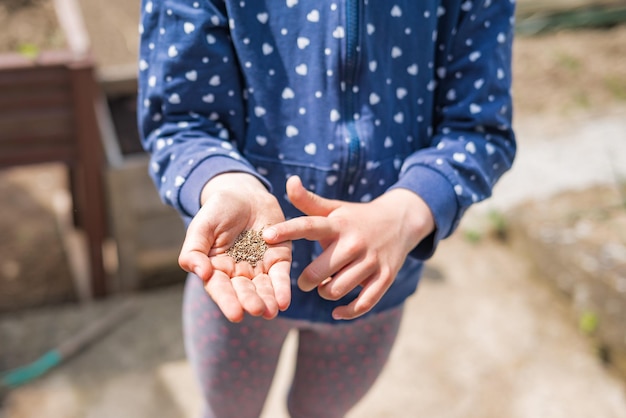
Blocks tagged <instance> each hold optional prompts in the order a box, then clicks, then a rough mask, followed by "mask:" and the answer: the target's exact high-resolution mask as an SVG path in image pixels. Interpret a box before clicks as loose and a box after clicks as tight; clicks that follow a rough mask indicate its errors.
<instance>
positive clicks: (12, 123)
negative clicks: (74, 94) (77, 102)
mask: <svg viewBox="0 0 626 418" xmlns="http://www.w3.org/2000/svg"><path fill="white" fill-rule="evenodd" d="M73 121H74V116H73V114H72V112H71V110H70V109H67V108H62V107H61V108H57V109H55V108H52V109H33V110H23V109H17V110H16V111H5V112H2V113H1V114H0V132H2V136H0V147H2V146H4V144H5V143H8V142H14V141H15V140H18V141H27V140H28V138H33V139H35V140H38V139H44V138H46V137H48V138H50V139H49V141H50V142H56V141H59V140H63V142H65V141H67V140H68V139H69V140H72V138H74V128H73V126H72V124H73ZM64 138H66V139H64ZM26 145H27V144H25V143H24V144H23V145H22V146H23V147H26Z"/></svg>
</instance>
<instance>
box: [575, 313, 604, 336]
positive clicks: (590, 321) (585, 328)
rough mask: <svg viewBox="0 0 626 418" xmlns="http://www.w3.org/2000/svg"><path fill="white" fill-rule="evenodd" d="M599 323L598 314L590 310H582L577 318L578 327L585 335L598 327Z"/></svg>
mask: <svg viewBox="0 0 626 418" xmlns="http://www.w3.org/2000/svg"><path fill="white" fill-rule="evenodd" d="M599 324H600V319H599V318H598V315H597V314H596V313H595V312H593V311H591V310H586V311H584V312H583V313H582V314H581V315H580V318H579V319H578V329H579V330H580V331H581V332H582V333H584V334H587V335H591V334H593V333H594V332H595V331H596V330H597V329H598V325H599Z"/></svg>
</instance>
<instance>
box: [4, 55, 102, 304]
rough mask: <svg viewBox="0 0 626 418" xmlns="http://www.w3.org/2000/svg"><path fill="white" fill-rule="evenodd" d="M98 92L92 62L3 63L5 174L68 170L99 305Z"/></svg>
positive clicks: (84, 58) (15, 59)
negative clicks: (39, 167)
mask: <svg viewBox="0 0 626 418" xmlns="http://www.w3.org/2000/svg"><path fill="white" fill-rule="evenodd" d="M98 88H99V87H98V84H97V82H96V79H95V72H94V65H93V60H92V59H91V57H90V56H89V54H77V53H75V52H74V51H69V50H66V51H56V52H52V51H45V52H43V53H41V54H39V55H38V57H37V58H36V59H29V58H26V57H23V56H21V55H18V54H2V55H0V168H7V167H12V166H18V165H27V164H40V163H48V162H61V163H64V164H65V165H67V167H68V168H69V173H70V187H71V194H72V202H73V209H74V210H73V214H74V221H75V224H76V226H78V227H79V228H80V229H81V230H82V231H84V233H85V237H86V243H87V259H88V260H87V264H88V266H89V267H88V268H87V270H88V271H87V275H88V276H89V277H88V279H87V280H88V281H89V282H90V283H89V284H90V288H91V289H90V290H89V293H90V294H91V295H93V296H96V297H99V296H103V295H104V294H105V293H106V274H105V270H104V265H103V254H102V248H103V243H104V240H105V237H106V230H107V226H106V216H105V201H104V188H103V178H102V173H103V169H104V158H103V154H102V145H101V142H100V138H99V129H98V124H97V119H96V112H95V106H94V98H95V97H98ZM42 302H43V301H42Z"/></svg>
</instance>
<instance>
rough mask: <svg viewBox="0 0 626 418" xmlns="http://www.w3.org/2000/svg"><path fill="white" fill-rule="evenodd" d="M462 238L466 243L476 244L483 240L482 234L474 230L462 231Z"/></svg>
mask: <svg viewBox="0 0 626 418" xmlns="http://www.w3.org/2000/svg"><path fill="white" fill-rule="evenodd" d="M463 237H464V238H465V240H466V241H467V242H470V243H472V244H476V243H478V242H480V240H482V239H483V234H481V233H480V231H477V230H475V229H467V230H465V231H463Z"/></svg>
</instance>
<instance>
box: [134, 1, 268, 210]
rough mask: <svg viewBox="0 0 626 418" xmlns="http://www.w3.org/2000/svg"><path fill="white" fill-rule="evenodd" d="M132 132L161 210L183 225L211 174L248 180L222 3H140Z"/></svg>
mask: <svg viewBox="0 0 626 418" xmlns="http://www.w3.org/2000/svg"><path fill="white" fill-rule="evenodd" d="M141 7H142V9H141V22H140V27H139V31H140V39H141V43H140V60H139V76H138V80H139V90H138V104H137V106H138V116H137V117H138V124H139V130H140V135H141V140H142V144H143V147H144V148H145V150H146V151H147V152H148V153H149V154H150V167H149V172H150V175H151V177H152V178H153V180H154V182H155V184H156V186H157V189H158V191H159V194H160V196H161V198H162V200H163V201H164V202H165V203H168V204H170V205H172V206H173V207H175V208H176V209H177V210H178V211H179V212H180V213H181V215H182V216H183V218H185V220H187V221H188V220H189V219H190V218H191V217H193V216H194V215H195V213H196V212H197V211H198V209H199V208H200V194H201V190H202V187H203V186H204V185H205V184H206V182H207V181H208V180H210V179H211V178H212V177H214V176H215V175H217V174H220V173H223V172H229V171H239V172H248V173H250V174H252V175H255V176H257V177H259V179H261V181H263V182H264V183H265V184H266V185H267V182H266V181H265V180H264V179H262V178H261V177H260V176H259V175H258V174H257V173H256V172H255V170H254V168H253V167H252V166H251V165H250V164H249V163H248V162H247V161H246V160H245V159H244V158H242V156H241V155H240V153H239V152H238V151H237V143H238V142H239V141H242V139H243V135H244V132H243V130H244V129H245V123H244V121H245V118H246V115H245V92H244V91H243V90H242V89H243V87H242V81H241V75H240V74H241V73H240V71H239V68H238V63H237V59H236V57H235V54H234V50H233V47H232V44H231V42H230V36H229V33H230V29H231V28H230V27H229V26H230V25H231V24H232V23H231V22H229V20H228V18H227V13H226V10H225V6H224V2H219V1H216V2H211V1H202V2H198V1H194V0H176V1H173V0H171V1H168V0H142V5H141Z"/></svg>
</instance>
